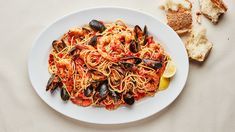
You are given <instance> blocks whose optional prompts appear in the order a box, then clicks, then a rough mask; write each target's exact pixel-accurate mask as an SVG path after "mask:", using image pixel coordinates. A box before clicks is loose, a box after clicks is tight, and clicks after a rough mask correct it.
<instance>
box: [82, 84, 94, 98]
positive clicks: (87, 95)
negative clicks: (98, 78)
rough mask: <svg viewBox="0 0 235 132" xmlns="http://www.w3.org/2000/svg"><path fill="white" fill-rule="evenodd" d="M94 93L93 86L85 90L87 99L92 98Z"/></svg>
mask: <svg viewBox="0 0 235 132" xmlns="http://www.w3.org/2000/svg"><path fill="white" fill-rule="evenodd" d="M92 93H93V87H92V85H90V86H88V87H87V88H86V89H85V90H84V95H85V96H86V97H90V96H91V95H92Z"/></svg>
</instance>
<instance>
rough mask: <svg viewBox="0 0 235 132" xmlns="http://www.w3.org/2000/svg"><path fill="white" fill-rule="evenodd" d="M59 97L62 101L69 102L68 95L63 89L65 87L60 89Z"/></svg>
mask: <svg viewBox="0 0 235 132" xmlns="http://www.w3.org/2000/svg"><path fill="white" fill-rule="evenodd" d="M60 97H61V99H62V100H63V101H67V100H69V98H70V96H69V93H68V92H67V90H66V89H65V87H62V88H61V91H60Z"/></svg>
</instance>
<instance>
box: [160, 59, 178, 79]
mask: <svg viewBox="0 0 235 132" xmlns="http://www.w3.org/2000/svg"><path fill="white" fill-rule="evenodd" d="M175 73H176V66H175V63H174V62H173V61H171V60H169V61H168V63H167V65H166V69H165V71H164V73H163V77H164V78H171V77H173V76H174V75H175Z"/></svg>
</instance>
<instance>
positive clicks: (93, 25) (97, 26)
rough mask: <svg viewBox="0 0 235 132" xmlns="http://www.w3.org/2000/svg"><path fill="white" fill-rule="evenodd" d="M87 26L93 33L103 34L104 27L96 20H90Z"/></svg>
mask: <svg viewBox="0 0 235 132" xmlns="http://www.w3.org/2000/svg"><path fill="white" fill-rule="evenodd" d="M89 26H90V27H91V28H92V29H93V30H95V31H99V32H103V31H104V30H105V29H106V27H105V26H104V24H103V23H101V22H99V21H97V20H92V21H90V22H89Z"/></svg>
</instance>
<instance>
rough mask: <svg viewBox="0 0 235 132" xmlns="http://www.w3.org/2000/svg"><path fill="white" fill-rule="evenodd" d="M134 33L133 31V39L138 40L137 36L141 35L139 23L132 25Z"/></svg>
mask: <svg viewBox="0 0 235 132" xmlns="http://www.w3.org/2000/svg"><path fill="white" fill-rule="evenodd" d="M134 33H135V39H136V40H138V38H140V37H142V36H143V31H142V29H141V28H140V26H139V25H135V27H134Z"/></svg>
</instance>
